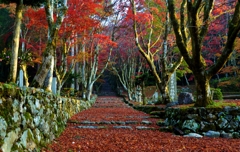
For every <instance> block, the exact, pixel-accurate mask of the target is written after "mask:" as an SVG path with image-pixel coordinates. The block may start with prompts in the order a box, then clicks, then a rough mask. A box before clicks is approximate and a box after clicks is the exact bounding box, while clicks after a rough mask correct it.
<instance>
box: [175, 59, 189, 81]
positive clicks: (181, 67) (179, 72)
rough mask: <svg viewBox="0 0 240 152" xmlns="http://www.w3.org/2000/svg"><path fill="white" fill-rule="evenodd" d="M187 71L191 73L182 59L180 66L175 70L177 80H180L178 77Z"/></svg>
mask: <svg viewBox="0 0 240 152" xmlns="http://www.w3.org/2000/svg"><path fill="white" fill-rule="evenodd" d="M187 73H192V71H191V70H190V69H189V68H188V65H187V63H186V62H185V60H183V62H182V63H181V65H180V67H179V68H178V69H177V71H176V75H177V80H180V78H181V77H183V76H184V74H187Z"/></svg>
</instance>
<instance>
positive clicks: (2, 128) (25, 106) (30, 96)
mask: <svg viewBox="0 0 240 152" xmlns="http://www.w3.org/2000/svg"><path fill="white" fill-rule="evenodd" d="M95 99H96V97H95V98H93V99H92V100H91V101H81V100H76V99H70V98H61V97H58V96H55V95H53V94H52V93H50V92H46V91H44V90H42V89H35V88H26V87H25V88H21V89H20V88H17V87H15V86H11V85H8V84H0V148H1V149H0V151H3V152H15V151H16V152H21V151H40V149H41V147H42V146H44V145H46V144H47V143H49V142H51V141H52V140H53V139H54V138H56V137H57V136H58V135H60V133H61V132H62V131H63V129H64V128H65V125H66V122H67V120H68V118H69V117H71V116H72V115H73V114H75V113H77V112H80V111H82V110H84V109H87V108H89V107H91V105H92V104H93V103H94V101H95Z"/></svg>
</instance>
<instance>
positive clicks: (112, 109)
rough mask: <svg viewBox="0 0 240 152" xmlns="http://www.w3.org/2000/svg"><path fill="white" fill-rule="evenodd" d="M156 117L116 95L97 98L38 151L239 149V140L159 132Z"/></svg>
mask: <svg viewBox="0 0 240 152" xmlns="http://www.w3.org/2000/svg"><path fill="white" fill-rule="evenodd" d="M156 122H157V119H156V118H152V117H151V116H150V115H148V114H145V113H143V112H140V111H136V110H134V109H133V108H131V107H129V106H128V105H126V104H125V103H124V102H123V101H122V99H121V98H118V97H98V99H97V101H96V103H95V104H94V105H93V107H92V108H90V109H88V110H85V111H82V112H80V113H78V114H76V115H74V116H73V117H72V118H71V119H70V120H69V121H68V124H67V127H66V129H65V131H64V132H63V133H62V134H61V136H60V137H59V138H57V139H55V140H54V141H53V142H52V143H51V144H50V145H48V147H46V148H43V149H42V152H177V151H182V152H188V151H191V152H202V151H206V152H239V151H240V140H239V139H223V138H207V137H203V138H190V137H182V136H176V135H174V134H172V133H165V132H160V131H159V126H157V125H156Z"/></svg>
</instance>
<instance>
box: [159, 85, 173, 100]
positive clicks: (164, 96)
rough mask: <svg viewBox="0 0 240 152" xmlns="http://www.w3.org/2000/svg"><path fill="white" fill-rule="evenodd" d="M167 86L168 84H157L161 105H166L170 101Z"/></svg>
mask: <svg viewBox="0 0 240 152" xmlns="http://www.w3.org/2000/svg"><path fill="white" fill-rule="evenodd" d="M167 84H168V82H167V83H157V86H158V89H159V90H160V95H161V103H163V104H167V103H169V102H170V101H171V100H170V96H169V91H168V85H167Z"/></svg>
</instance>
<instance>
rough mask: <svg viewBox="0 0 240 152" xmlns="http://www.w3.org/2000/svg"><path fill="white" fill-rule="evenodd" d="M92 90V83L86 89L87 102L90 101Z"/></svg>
mask: <svg viewBox="0 0 240 152" xmlns="http://www.w3.org/2000/svg"><path fill="white" fill-rule="evenodd" d="M92 90H93V83H90V84H89V85H88V88H87V100H88V101H90V100H91V96H92Z"/></svg>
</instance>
